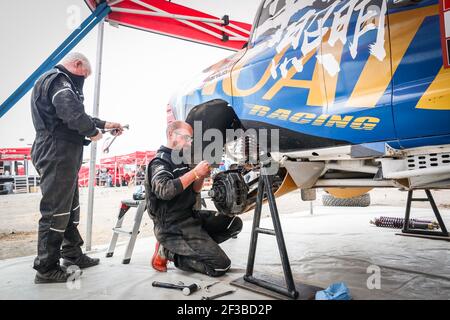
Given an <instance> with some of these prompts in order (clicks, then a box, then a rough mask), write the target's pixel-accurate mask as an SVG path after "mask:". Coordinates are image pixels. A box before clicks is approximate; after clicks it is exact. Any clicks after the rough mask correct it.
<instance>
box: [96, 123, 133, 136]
mask: <svg viewBox="0 0 450 320" xmlns="http://www.w3.org/2000/svg"><path fill="white" fill-rule="evenodd" d="M122 128H123V129H130V125H129V124H126V125H124V126H122ZM118 130H119V129H117V128H113V129H102V133H107V132H111V134H112V135H115V134H116V133H117V131H118Z"/></svg>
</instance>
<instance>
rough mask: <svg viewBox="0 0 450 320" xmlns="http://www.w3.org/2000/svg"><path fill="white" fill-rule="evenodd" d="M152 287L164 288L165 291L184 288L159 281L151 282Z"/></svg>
mask: <svg viewBox="0 0 450 320" xmlns="http://www.w3.org/2000/svg"><path fill="white" fill-rule="evenodd" d="M152 287H158V288H166V289H178V290H183V288H184V286H178V285H176V284H172V283H166V282H159V281H153V282H152Z"/></svg>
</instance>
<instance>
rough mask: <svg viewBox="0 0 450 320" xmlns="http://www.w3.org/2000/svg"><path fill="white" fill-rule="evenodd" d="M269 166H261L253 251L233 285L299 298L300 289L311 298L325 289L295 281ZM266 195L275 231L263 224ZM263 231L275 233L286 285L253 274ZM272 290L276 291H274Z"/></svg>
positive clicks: (270, 233)
mask: <svg viewBox="0 0 450 320" xmlns="http://www.w3.org/2000/svg"><path fill="white" fill-rule="evenodd" d="M269 165H270V163H266V164H264V165H263V167H262V168H261V176H260V178H259V182H258V194H257V198H256V207H255V213H254V217H253V226H252V231H251V240H250V251H249V255H248V261H247V270H246V274H245V276H244V277H243V278H240V279H237V280H235V281H233V282H231V284H232V285H235V286H238V287H241V288H245V289H249V290H252V291H255V292H258V293H262V294H267V295H270V296H275V297H280V295H282V296H284V297H288V298H291V299H297V298H299V291H300V299H312V298H313V297H314V294H315V292H316V291H319V290H322V289H321V288H318V287H312V286H307V285H304V284H299V285H296V284H295V282H294V278H293V276H292V271H291V266H290V263H289V257H288V254H287V250H286V244H285V241H284V237H283V231H282V229H281V223H280V217H279V214H278V209H277V205H276V202H275V196H274V194H273V191H272V179H273V176H272V175H269V174H267V167H268V166H269ZM264 194H265V195H266V196H267V201H268V203H269V208H270V214H271V217H272V222H273V226H274V229H273V230H272V229H266V228H261V227H260V221H261V209H262V205H263V199H264ZM260 233H263V234H267V235H272V236H275V237H276V239H277V244H278V251H279V253H280V257H281V263H282V267H283V274H284V282H285V286H282V285H280V284H278V283H274V282H275V281H267V280H263V279H258V278H256V277H255V276H254V275H253V269H254V265H255V256H256V246H257V242H258V235H259V234H260ZM271 280H272V279H271ZM248 283H249V284H248ZM260 288H262V289H263V290H261V289H260ZM264 289H266V290H264ZM271 292H273V293H275V294H271Z"/></svg>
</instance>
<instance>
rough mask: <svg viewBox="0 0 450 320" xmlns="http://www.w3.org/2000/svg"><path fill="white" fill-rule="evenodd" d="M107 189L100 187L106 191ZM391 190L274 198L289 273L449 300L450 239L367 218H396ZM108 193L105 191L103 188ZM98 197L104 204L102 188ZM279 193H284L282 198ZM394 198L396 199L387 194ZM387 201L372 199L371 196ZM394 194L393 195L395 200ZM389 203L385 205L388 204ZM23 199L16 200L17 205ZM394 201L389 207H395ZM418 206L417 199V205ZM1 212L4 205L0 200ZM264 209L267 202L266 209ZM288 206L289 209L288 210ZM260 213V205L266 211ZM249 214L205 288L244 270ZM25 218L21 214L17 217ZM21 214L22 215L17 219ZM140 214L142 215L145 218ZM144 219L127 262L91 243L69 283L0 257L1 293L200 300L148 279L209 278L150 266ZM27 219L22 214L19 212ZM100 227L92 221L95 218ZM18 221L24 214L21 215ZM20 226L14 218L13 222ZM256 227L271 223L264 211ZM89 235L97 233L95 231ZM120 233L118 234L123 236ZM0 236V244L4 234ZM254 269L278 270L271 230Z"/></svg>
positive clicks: (382, 294) (373, 293) (378, 293)
mask: <svg viewBox="0 0 450 320" xmlns="http://www.w3.org/2000/svg"><path fill="white" fill-rule="evenodd" d="M105 192H106V191H105ZM114 192H117V193H118V194H117V195H119V194H120V192H121V191H119V190H117V191H114ZM394 193H395V192H394V191H392V190H391V194H389V197H388V198H390V200H389V199H388V198H386V199H384V198H383V196H380V194H376V197H372V198H376V200H375V199H374V200H375V201H374V202H375V203H376V204H375V205H372V206H370V207H368V208H330V207H322V206H319V205H316V206H315V210H314V215H310V213H309V211H308V210H307V207H305V205H303V207H301V208H299V206H300V205H299V204H300V203H301V202H300V201H298V199H299V195H298V194H297V195H296V194H295V193H294V194H293V195H290V196H286V197H284V198H280V201H279V208H280V211H281V212H283V214H282V227H283V231H284V236H285V240H286V245H287V250H288V254H289V258H290V262H291V267H292V271H293V274H294V277H295V278H296V280H298V281H302V282H304V283H307V284H311V285H315V286H319V287H323V288H325V287H328V286H329V285H330V284H332V283H335V282H344V283H345V284H346V285H347V286H348V287H349V289H350V294H351V295H352V297H353V298H354V299H356V300H359V299H450V255H449V242H445V241H436V240H425V239H417V238H409V237H402V236H397V235H395V233H396V232H397V231H396V230H392V229H383V228H377V227H374V226H372V225H370V224H369V220H370V219H372V218H374V217H378V216H396V217H402V216H403V214H404V207H403V206H402V203H400V201H401V200H403V198H404V197H405V196H406V194H405V193H401V194H399V195H395V194H394ZM108 194H109V195H110V190H108ZM101 195H102V193H101V192H97V196H98V201H97V204H98V205H101V204H102V201H104V203H105V204H108V203H109V200H108V198H109V195H108V196H106V195H105V199H104V200H100V199H101V197H100V196H101ZM436 198H437V199H438V203H440V206H441V211H442V215H443V217H444V219H445V221H446V224H447V226H449V225H450V210H448V209H446V208H445V207H446V206H447V204H445V203H444V202H445V199H447V201H448V199H449V197H448V191H446V192H444V191H440V192H436ZM281 199H283V200H281ZM392 199H396V200H392ZM383 201H384V202H386V204H377V202H383ZM395 201H398V203H396V202H395ZM387 204H390V205H387ZM22 205H23V206H27V205H29V204H26V203H25V202H23V204H21V206H22ZM394 205H395V206H394ZM417 205H418V206H421V204H417ZM417 205H416V204H415V209H414V211H413V212H414V213H413V215H414V217H417V218H432V213H431V211H430V210H429V209H426V208H418V206H417ZM117 207H118V205H117V203H111V204H110V208H111V213H110V214H111V217H109V216H107V215H106V214H105V216H103V215H99V214H98V212H99V211H96V213H97V216H96V219H95V221H94V223H95V225H96V228H95V229H94V234H97V232H98V231H99V230H102V228H105V229H107V230H108V232H106V231H105V232H106V233H105V235H104V238H105V240H106V242H107V241H108V240H109V236H110V235H111V231H110V228H111V226H112V225H113V223H114V221H115V217H114V216H115V212H116V209H117ZM0 208H2V209H1V211H2V218H1V219H0V221H2V220H3V218H4V217H5V216H6V215H4V214H3V210H4V208H5V207H3V206H1V207H0ZM265 209H266V210H267V208H265ZM291 210H292V211H291ZM265 215H267V211H265ZM251 216H252V215H251V214H249V215H245V216H243V218H244V220H245V223H244V229H243V231H242V233H241V234H240V235H239V237H238V238H237V239H231V240H229V241H227V242H226V243H224V244H223V245H222V247H223V249H224V250H225V252H226V253H227V254H228V255H229V256H230V258H231V260H232V262H233V264H232V269H231V270H230V272H229V273H228V274H227V275H225V276H224V277H221V278H219V280H220V284H217V285H216V286H214V287H212V289H211V294H214V293H218V292H222V291H225V290H228V289H229V288H234V287H230V285H229V283H230V282H231V281H232V280H234V279H236V278H238V277H241V276H242V275H243V274H244V272H245V267H246V262H247V256H248V248H249V242H250V229H251V221H250V218H251ZM22 217H24V216H22ZM22 219H23V218H22ZM145 219H148V218H147V217H146V218H145ZM145 219H144V224H145V223H147V226H145V225H144V226H143V227H142V228H141V230H142V231H143V232H142V233H141V234H140V236H139V238H138V242H137V244H136V248H135V251H134V254H133V257H132V260H131V264H129V265H123V264H121V260H122V256H123V251H124V245H123V243H122V245H121V246H119V247H118V248H117V250H116V253H115V255H114V257H113V258H108V259H107V258H104V255H105V250H106V247H105V245H98V246H97V247H96V248H95V251H94V252H93V253H92V255H93V256H97V257H101V258H102V262H101V264H100V265H99V266H97V267H94V268H91V269H87V270H85V272H84V274H83V276H82V278H81V280H80V281H79V282H75V283H70V284H52V285H35V284H34V283H33V278H34V271H33V270H32V268H31V264H32V261H33V256H32V254H34V252H30V256H27V257H21V258H15V259H6V260H3V261H0V299H90V300H92V299H194V300H198V299H201V297H202V296H203V295H205V294H206V293H205V291H204V290H200V291H199V292H196V293H194V294H192V295H190V296H184V295H182V294H181V292H179V291H174V290H168V289H161V288H153V287H152V286H151V283H152V281H154V280H157V281H166V282H175V283H176V282H178V281H182V282H184V283H186V284H190V283H194V282H195V283H198V284H199V285H200V286H203V285H205V284H209V283H211V282H214V281H215V279H211V278H208V277H207V276H204V275H200V274H193V273H188V272H182V271H179V270H177V269H175V268H174V266H173V265H171V266H170V267H169V272H167V273H158V272H156V271H154V270H153V269H152V268H151V267H150V266H149V261H150V258H151V255H152V253H153V248H154V243H155V239H154V238H153V237H152V236H151V235H149V234H148V232H149V231H146V230H145V229H146V228H148V229H150V228H149V227H150V226H149V225H148V224H150V222H149V221H148V220H145ZM26 220H29V217H26ZM101 221H102V222H103V224H105V225H103V224H101V228H100V226H99V223H100V222H101ZM2 223H4V222H3V221H2ZM21 223H22V224H23V225H24V226H25V225H26V223H25V221H21ZM17 225H19V223H18V224H17ZM262 226H263V227H271V222H270V219H268V218H265V219H264V220H263V222H262ZM96 237H99V238H95V239H97V240H96V241H97V242H99V241H100V240H99V239H102V238H101V237H100V236H98V235H96ZM122 239H123V238H122ZM1 241H2V247H3V245H4V243H5V241H3V240H1ZM255 271H256V272H257V273H258V274H260V275H275V276H281V275H282V270H281V265H280V257H279V254H278V252H277V247H276V242H275V239H274V238H273V237H270V236H265V235H261V236H260V241H259V243H258V250H257V257H256V266H255ZM266 298H267V297H266V296H263V295H260V294H255V293H253V292H250V291H247V290H244V289H237V291H236V292H235V293H234V294H233V295H230V296H227V297H224V298H223V299H266Z"/></svg>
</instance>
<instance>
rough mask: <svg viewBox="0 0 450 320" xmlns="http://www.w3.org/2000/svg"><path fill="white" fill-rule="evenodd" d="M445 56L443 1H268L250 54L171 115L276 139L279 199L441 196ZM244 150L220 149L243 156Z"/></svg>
mask: <svg viewBox="0 0 450 320" xmlns="http://www.w3.org/2000/svg"><path fill="white" fill-rule="evenodd" d="M449 47H450V0H439V1H438V0H297V1H296V0H264V1H262V3H261V5H260V8H259V11H258V12H257V14H256V18H255V21H254V24H253V30H252V34H251V37H250V40H249V42H248V43H247V45H246V46H245V47H244V48H243V49H242V50H240V51H238V52H236V53H235V54H233V55H232V56H230V57H228V58H226V59H224V60H222V61H220V62H218V63H216V64H214V65H213V66H211V67H209V68H207V69H205V70H204V71H203V72H202V73H201V74H200V75H199V76H198V77H197V78H195V79H193V80H192V81H190V83H188V84H187V85H186V86H184V87H183V88H181V89H180V90H179V91H178V92H177V93H176V94H175V95H174V96H173V97H172V99H171V101H170V103H169V105H168V116H169V118H170V119H180V120H186V121H188V122H190V123H192V124H193V123H194V121H201V122H202V128H203V130H206V129H208V128H217V129H219V130H221V131H222V132H225V130H226V129H230V128H233V129H236V128H243V129H247V130H248V129H260V128H264V129H279V136H278V138H279V145H278V146H277V148H276V150H268V151H270V154H271V156H272V158H273V159H275V161H277V162H278V163H279V164H281V168H280V170H279V172H278V177H279V179H278V180H277V179H275V180H274V181H275V182H277V181H278V183H277V184H276V185H275V186H274V188H276V195H281V194H284V193H286V192H289V191H292V190H294V189H297V188H300V189H302V191H304V192H302V195H303V198H304V199H305V200H311V199H313V198H314V196H311V192H309V191H311V190H314V189H316V188H326V189H327V190H328V191H329V192H330V193H332V194H334V195H335V196H338V197H343V198H345V197H354V196H358V195H361V194H364V193H366V192H367V191H368V190H370V189H371V188H374V187H397V188H403V189H408V190H411V189H425V188H426V189H435V188H448V187H449V186H450V52H449V51H450V50H449ZM224 135H225V134H224ZM249 140H251V139H250V138H249V137H248V136H243V137H241V138H240V139H237V140H236V139H232V140H231V141H227V140H226V139H225V140H224V141H223V142H224V144H225V149H227V148H228V150H229V149H230V148H231V149H232V150H235V151H236V150H237V149H236V147H237V146H239V145H240V146H241V148H240V150H244V151H245V152H248V150H249V148H248V145H249V144H251V143H252V142H251V141H249ZM242 146H243V147H242ZM256 149H257V150H259V149H258V148H256ZM269 149H270V148H269ZM246 150H247V151H246ZM244 151H243V153H244V154H243V155H242V157H241V158H242V159H244V160H245V159H248V156H249V155H248V154H247V155H246V154H245V152H244ZM230 154H232V155H234V156H235V157H236V161H238V160H239V159H238V158H239V157H238V155H237V153H236V152H231V153H230ZM244 162H245V161H244ZM242 168H243V169H242V171H241V172H240V174H241V175H248V174H253V175H256V178H257V176H258V170H259V167H258V166H253V167H249V166H245V165H244V166H243V167H242ZM235 175H236V171H235V170H232V171H231V172H230V177H231V176H235ZM230 177H226V173H225V175H224V174H222V175H218V179H224V180H227V179H229V178H230ZM233 179H234V178H233ZM236 179H238V180H239V178H236ZM249 180H251V181H254V180H255V179H244V181H245V182H246V184H247V186H243V188H244V189H245V188H246V187H247V189H245V190H248V191H249V192H251V190H252V189H251V187H250V186H249V185H248V181H249ZM240 183H241V182H240ZM234 191H235V192H236V193H237V196H238V194H239V192H237V191H236V190H234ZM216 196H217V195H216ZM219 198H220V197H217V199H216V200H217V201H216V202H219V200H218V199H219ZM248 199H251V197H249V198H248ZM222 200H223V197H222ZM230 206H231V204H230ZM244 207H245V206H239V208H231V209H230V208H228V209H230V210H234V209H236V210H237V211H239V210H244Z"/></svg>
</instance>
